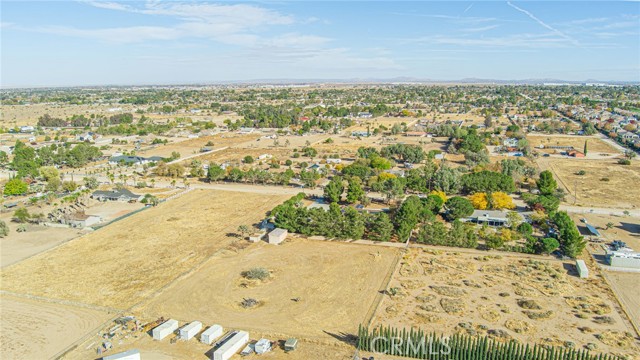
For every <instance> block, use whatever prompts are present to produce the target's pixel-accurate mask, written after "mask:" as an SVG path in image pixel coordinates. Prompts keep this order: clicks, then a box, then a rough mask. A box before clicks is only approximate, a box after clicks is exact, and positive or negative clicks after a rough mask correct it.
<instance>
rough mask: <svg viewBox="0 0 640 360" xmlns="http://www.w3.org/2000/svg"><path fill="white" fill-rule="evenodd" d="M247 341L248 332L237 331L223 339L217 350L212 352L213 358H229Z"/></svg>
mask: <svg viewBox="0 0 640 360" xmlns="http://www.w3.org/2000/svg"><path fill="white" fill-rule="evenodd" d="M248 342H249V333H248V332H246V331H238V332H236V333H235V334H234V335H233V336H232V337H230V338H229V339H228V340H227V341H225V343H224V344H222V346H220V347H219V348H218V350H216V351H214V352H213V360H229V359H230V358H231V357H232V356H233V355H235V354H236V353H237V352H238V351H240V349H242V347H243V346H245V345H246V344H247V343H248Z"/></svg>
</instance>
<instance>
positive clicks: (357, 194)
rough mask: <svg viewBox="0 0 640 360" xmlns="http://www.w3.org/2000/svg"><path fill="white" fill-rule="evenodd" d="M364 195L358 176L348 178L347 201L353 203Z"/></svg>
mask: <svg viewBox="0 0 640 360" xmlns="http://www.w3.org/2000/svg"><path fill="white" fill-rule="evenodd" d="M363 196H364V190H363V189H362V180H360V178H359V177H355V176H354V177H351V178H349V187H348V189H347V202H349V203H350V204H355V203H356V202H358V201H359V200H360V199H362V197H363Z"/></svg>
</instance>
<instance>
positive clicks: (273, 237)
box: [269, 228, 289, 244]
mask: <svg viewBox="0 0 640 360" xmlns="http://www.w3.org/2000/svg"><path fill="white" fill-rule="evenodd" d="M288 233H289V232H288V231H287V230H285V229H280V228H277V229H275V230H273V231H272V232H270V233H269V244H280V243H281V242H283V241H284V239H286V238H287V234H288Z"/></svg>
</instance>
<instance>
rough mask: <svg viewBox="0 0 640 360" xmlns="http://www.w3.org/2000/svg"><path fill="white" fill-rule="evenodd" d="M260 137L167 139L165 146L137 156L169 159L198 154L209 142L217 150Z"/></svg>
mask: <svg viewBox="0 0 640 360" xmlns="http://www.w3.org/2000/svg"><path fill="white" fill-rule="evenodd" d="M259 137H260V135H256V134H249V135H241V134H235V133H222V134H216V135H212V136H202V137H198V138H193V139H184V138H181V139H174V138H169V141H170V142H169V143H168V144H167V145H161V144H160V145H155V146H153V147H152V148H150V149H146V150H143V151H140V152H139V153H138V154H139V155H140V156H145V157H150V156H162V157H170V156H171V153H172V152H174V151H177V152H179V153H180V155H181V156H182V157H185V156H189V155H192V154H194V153H199V152H200V149H201V148H202V147H203V146H205V145H206V144H207V143H208V142H209V141H211V142H212V143H213V148H215V149H219V148H221V147H225V146H232V145H234V146H239V145H240V144H244V143H247V142H251V141H254V140H255V139H257V138H259Z"/></svg>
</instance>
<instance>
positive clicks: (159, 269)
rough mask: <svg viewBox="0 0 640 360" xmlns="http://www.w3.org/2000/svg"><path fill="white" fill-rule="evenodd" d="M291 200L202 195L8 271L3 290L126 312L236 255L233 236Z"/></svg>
mask: <svg viewBox="0 0 640 360" xmlns="http://www.w3.org/2000/svg"><path fill="white" fill-rule="evenodd" d="M285 198H287V196H278V195H258V194H249V193H235V192H227V191H225V192H217V191H206V190H195V191H192V192H190V193H188V194H186V195H184V196H182V197H179V198H177V199H174V200H172V201H169V202H166V203H163V204H161V205H159V206H158V207H156V208H153V209H149V210H146V211H143V212H141V213H138V214H136V215H133V216H131V217H129V218H126V219H124V220H122V221H120V222H118V223H115V224H112V225H110V226H107V227H105V228H103V229H100V230H98V231H96V232H94V233H91V234H88V235H86V236H83V237H81V238H79V239H76V240H73V241H70V242H68V243H66V244H64V245H63V246H60V247H58V248H56V249H54V250H51V251H48V252H46V253H43V254H39V255H36V256H34V257H32V258H30V259H27V260H25V261H22V262H20V263H18V264H15V265H14V266H12V267H10V268H8V269H6V270H4V271H2V273H1V275H0V276H1V277H0V279H1V280H2V285H1V286H2V289H3V290H10V291H13V292H17V293H23V294H33V295H38V296H43V297H49V298H56V299H67V300H74V301H79V302H84V303H90V304H96V305H102V306H108V307H114V308H119V309H126V308H128V307H130V306H132V305H133V304H136V303H138V302H140V301H141V300H143V299H144V298H145V297H146V296H148V295H149V294H151V293H153V292H154V291H156V290H158V289H159V288H161V287H162V286H164V285H166V284H167V283H169V282H171V281H172V280H174V279H176V278H177V277H178V276H179V275H180V274H183V273H184V272H186V271H188V270H190V269H192V268H194V267H195V266H197V265H198V264H199V263H201V262H202V261H203V260H204V259H206V258H207V257H208V256H210V255H212V254H214V253H215V252H217V251H225V249H230V250H233V249H234V247H233V243H234V242H235V241H237V239H236V238H235V236H233V233H235V232H236V229H237V228H238V226H239V225H251V224H254V223H256V222H258V221H260V220H261V219H262V218H264V215H265V213H266V211H268V210H270V209H271V208H272V207H273V206H274V204H277V203H280V202H282V201H283V200H284V199H285Z"/></svg>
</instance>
